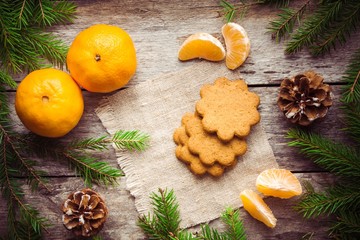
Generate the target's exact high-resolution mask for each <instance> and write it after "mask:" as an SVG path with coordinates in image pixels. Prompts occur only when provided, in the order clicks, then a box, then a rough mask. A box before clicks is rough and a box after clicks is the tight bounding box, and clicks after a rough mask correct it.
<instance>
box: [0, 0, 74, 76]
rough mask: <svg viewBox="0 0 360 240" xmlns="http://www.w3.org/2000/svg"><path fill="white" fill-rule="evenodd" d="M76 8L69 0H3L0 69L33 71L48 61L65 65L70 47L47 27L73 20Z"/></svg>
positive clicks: (0, 30) (0, 24)
mask: <svg viewBox="0 0 360 240" xmlns="http://www.w3.org/2000/svg"><path fill="white" fill-rule="evenodd" d="M75 10H76V7H75V5H74V4H73V3H70V2H67V1H60V2H55V1H50V0H43V1H39V2H37V3H36V2H34V1H20V0H15V1H12V0H11V1H10V0H6V1H1V3H0V15H1V17H0V59H1V65H0V68H1V69H2V70H3V71H4V72H6V73H19V72H21V71H22V70H30V71H32V70H35V69H39V68H41V67H43V66H44V62H45V61H49V62H50V63H52V64H54V65H56V66H59V67H63V64H64V62H65V59H66V53H67V49H68V48H67V46H66V45H65V44H64V43H63V42H62V41H60V40H57V38H56V37H55V36H54V35H53V34H52V33H45V32H44V28H43V27H44V26H53V25H54V24H58V23H67V22H71V21H72V19H73V18H74V16H75V15H74V13H75ZM14 19H15V21H14Z"/></svg>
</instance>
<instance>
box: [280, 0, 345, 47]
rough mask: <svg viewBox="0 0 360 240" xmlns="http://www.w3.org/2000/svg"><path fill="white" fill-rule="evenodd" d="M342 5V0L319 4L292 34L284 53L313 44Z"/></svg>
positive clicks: (343, 3) (341, 8)
mask: <svg viewBox="0 0 360 240" xmlns="http://www.w3.org/2000/svg"><path fill="white" fill-rule="evenodd" d="M344 5H345V2H344V1H334V2H327V4H323V5H321V6H320V7H319V8H318V9H317V10H316V11H315V12H314V13H313V14H312V15H311V16H310V17H308V18H307V19H306V20H305V21H304V22H303V24H302V25H301V26H300V27H299V28H298V29H297V31H296V32H295V34H294V35H292V38H291V40H290V41H289V42H288V43H287V46H286V49H285V53H286V54H292V53H296V52H298V51H300V50H301V49H302V48H303V47H306V46H311V45H312V44H314V43H315V42H316V41H317V38H318V36H320V35H321V34H323V33H324V32H325V31H327V29H328V27H329V24H330V23H331V22H333V21H336V20H337V19H338V16H339V14H340V13H341V11H342V10H343V9H344Z"/></svg>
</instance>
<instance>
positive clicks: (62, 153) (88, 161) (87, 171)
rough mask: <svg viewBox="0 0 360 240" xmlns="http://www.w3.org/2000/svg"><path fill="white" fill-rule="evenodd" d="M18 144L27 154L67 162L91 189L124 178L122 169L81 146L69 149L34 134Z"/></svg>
mask: <svg viewBox="0 0 360 240" xmlns="http://www.w3.org/2000/svg"><path fill="white" fill-rule="evenodd" d="M18 142H19V144H21V146H22V148H23V149H24V151H25V152H27V154H35V155H36V156H38V157H41V158H44V157H48V158H52V159H56V160H65V161H67V162H68V164H69V167H70V168H71V169H73V170H75V172H76V173H77V174H78V175H79V176H80V177H82V178H83V180H84V183H85V185H86V186H88V187H91V186H92V183H94V182H95V183H99V184H100V183H102V184H104V185H108V184H110V185H112V184H115V183H116V182H117V178H119V177H121V176H124V175H123V172H122V171H121V170H120V169H118V168H114V167H111V166H110V165H109V164H108V163H107V162H102V161H98V160H97V159H96V158H94V157H91V156H89V155H88V154H87V153H86V152H85V151H84V149H83V148H82V147H84V146H80V147H79V148H78V149H76V148H75V147H74V146H72V147H70V148H68V147H67V146H66V145H65V146H64V145H63V144H61V143H59V142H58V141H57V139H48V138H44V137H39V136H36V135H33V134H30V135H28V136H27V137H23V138H18ZM74 142H79V141H74ZM70 144H71V143H70Z"/></svg>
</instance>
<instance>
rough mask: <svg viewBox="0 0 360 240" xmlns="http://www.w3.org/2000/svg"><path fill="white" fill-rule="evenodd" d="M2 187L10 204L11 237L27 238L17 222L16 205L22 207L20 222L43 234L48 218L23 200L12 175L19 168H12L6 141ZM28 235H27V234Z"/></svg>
mask: <svg viewBox="0 0 360 240" xmlns="http://www.w3.org/2000/svg"><path fill="white" fill-rule="evenodd" d="M0 156H1V158H0V173H1V174H0V176H1V177H0V188H1V192H2V195H3V197H4V198H5V199H7V206H8V234H9V236H11V238H10V239H25V238H24V237H21V236H23V235H22V234H23V233H21V231H22V230H23V229H22V228H19V227H18V226H17V225H16V224H15V223H16V213H15V210H14V209H15V208H14V207H15V206H17V207H19V209H20V218H21V221H20V222H24V223H25V225H27V226H31V227H32V229H28V230H31V232H34V233H35V234H36V235H41V230H42V229H46V227H47V226H48V225H47V224H46V222H48V220H47V219H45V218H41V217H39V213H38V211H37V210H35V209H34V208H32V207H31V206H29V205H28V204H25V203H24V202H23V195H24V193H23V191H22V189H21V188H20V185H19V184H18V182H17V181H16V180H14V179H13V178H12V177H11V175H12V174H14V173H17V172H18V170H17V169H13V168H11V166H10V165H9V164H10V163H9V161H11V159H8V156H9V155H8V154H7V146H6V142H5V141H2V142H1V152H0ZM25 236H26V235H25Z"/></svg>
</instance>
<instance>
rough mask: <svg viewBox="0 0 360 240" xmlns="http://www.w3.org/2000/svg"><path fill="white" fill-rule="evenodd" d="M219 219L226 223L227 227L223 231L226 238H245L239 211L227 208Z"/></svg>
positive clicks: (244, 239) (243, 239)
mask: <svg viewBox="0 0 360 240" xmlns="http://www.w3.org/2000/svg"><path fill="white" fill-rule="evenodd" d="M221 220H222V221H223V222H224V223H225V224H226V225H227V227H228V229H227V230H226V231H225V232H224V234H223V235H224V236H225V238H226V239H234V240H235V239H236V240H246V233H245V229H244V226H243V223H242V221H241V220H240V213H239V211H238V210H237V211H234V209H232V208H227V209H226V210H225V212H224V213H223V214H222V215H221Z"/></svg>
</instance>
